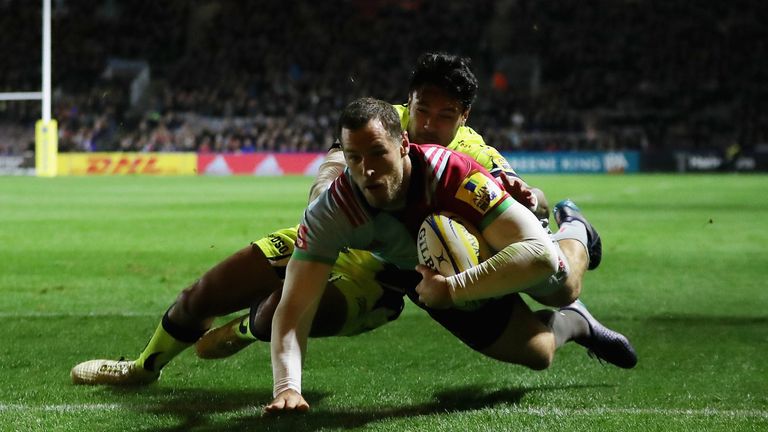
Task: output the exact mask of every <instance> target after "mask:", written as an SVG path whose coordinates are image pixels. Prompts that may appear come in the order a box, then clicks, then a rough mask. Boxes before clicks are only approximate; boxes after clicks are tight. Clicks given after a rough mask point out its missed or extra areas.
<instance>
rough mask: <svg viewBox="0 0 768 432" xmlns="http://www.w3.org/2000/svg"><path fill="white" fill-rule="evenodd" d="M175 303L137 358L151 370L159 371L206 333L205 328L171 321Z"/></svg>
mask: <svg viewBox="0 0 768 432" xmlns="http://www.w3.org/2000/svg"><path fill="white" fill-rule="evenodd" d="M171 308H173V305H172V306H171V307H170V308H168V311H166V312H165V315H163V319H162V321H160V324H159V325H158V326H157V329H155V334H153V335H152V338H151V339H150V340H149V342H147V346H146V347H144V351H142V352H141V354H140V355H139V358H137V359H136V360H135V363H136V365H137V366H140V367H142V368H144V369H145V370H148V371H151V372H159V371H160V369H162V368H163V366H165V365H166V364H168V362H170V361H171V360H173V358H174V357H176V356H177V355H179V353H181V352H182V351H184V350H185V349H187V348H189V347H190V346H192V344H194V343H195V342H196V341H197V340H198V339H200V337H201V336H202V335H203V333H205V331H206V330H207V329H204V328H198V327H194V328H190V327H187V326H183V325H179V324H177V323H174V322H173V321H171V319H170V318H169V317H168V313H169V312H170V310H171Z"/></svg>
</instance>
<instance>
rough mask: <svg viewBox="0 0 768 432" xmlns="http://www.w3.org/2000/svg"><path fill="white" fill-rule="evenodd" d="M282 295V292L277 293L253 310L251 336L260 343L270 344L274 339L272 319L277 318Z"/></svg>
mask: <svg viewBox="0 0 768 432" xmlns="http://www.w3.org/2000/svg"><path fill="white" fill-rule="evenodd" d="M281 293H282V290H279V291H276V292H274V293H272V295H270V296H269V297H267V298H265V299H264V300H262V301H261V303H259V304H258V306H254V307H252V308H251V316H250V320H251V322H250V330H251V335H253V337H255V338H256V339H258V340H260V341H263V342H269V341H270V339H271V338H272V318H273V317H274V316H275V310H276V309H277V304H278V303H279V302H280V294H281Z"/></svg>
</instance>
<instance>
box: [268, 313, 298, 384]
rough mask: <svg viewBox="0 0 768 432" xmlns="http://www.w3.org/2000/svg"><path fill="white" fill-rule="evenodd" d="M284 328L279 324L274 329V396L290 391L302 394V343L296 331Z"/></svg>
mask: <svg viewBox="0 0 768 432" xmlns="http://www.w3.org/2000/svg"><path fill="white" fill-rule="evenodd" d="M284 327H285V326H284V325H280V324H278V325H276V326H273V328H272V342H271V354H272V379H273V383H274V388H273V396H277V395H278V394H280V393H281V392H283V391H285V390H288V389H291V390H295V391H297V392H298V393H301V363H302V349H301V343H300V341H299V337H298V335H297V334H296V332H295V331H291V330H286V329H285V328H284Z"/></svg>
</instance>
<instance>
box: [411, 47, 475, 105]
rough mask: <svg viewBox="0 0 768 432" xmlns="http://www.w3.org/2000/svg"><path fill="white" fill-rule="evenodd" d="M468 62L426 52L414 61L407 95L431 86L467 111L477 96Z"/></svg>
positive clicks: (446, 55) (461, 58)
mask: <svg viewBox="0 0 768 432" xmlns="http://www.w3.org/2000/svg"><path fill="white" fill-rule="evenodd" d="M469 64H470V60H469V59H468V58H465V57H459V56H456V55H452V54H446V53H434V52H428V53H424V54H422V55H420V56H419V59H418V60H416V68H415V69H414V70H413V72H412V73H411V82H410V84H409V85H408V93H412V92H413V91H414V90H418V89H419V88H421V87H423V86H425V85H433V86H435V87H438V88H440V89H442V90H444V91H446V92H447V93H448V94H450V95H452V96H453V97H455V98H456V99H457V100H458V101H459V102H460V103H461V105H462V106H463V107H464V110H465V111H466V110H468V109H469V108H470V107H471V106H472V103H473V102H474V101H475V96H477V88H478V84H477V78H476V77H475V74H474V73H472V70H471V69H470V68H469Z"/></svg>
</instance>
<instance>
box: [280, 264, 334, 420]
mask: <svg viewBox="0 0 768 432" xmlns="http://www.w3.org/2000/svg"><path fill="white" fill-rule="evenodd" d="M330 271H331V266H330V265H329V264H325V263H320V262H313V261H304V260H300V259H292V260H291V261H290V262H289V263H288V267H287V269H286V275H285V283H284V285H283V295H282V297H281V298H280V303H279V304H278V305H277V309H276V310H275V316H274V317H273V319H272V342H271V344H270V347H271V352H272V377H273V379H274V392H273V395H274V397H275V398H274V400H273V401H272V403H270V404H269V405H267V406H266V407H265V410H266V411H268V412H279V411H289V410H296V411H306V410H308V409H309V404H307V402H306V401H305V400H304V398H303V397H302V396H301V372H302V363H303V359H304V355H305V354H306V350H307V338H308V337H309V330H310V328H311V326H312V320H313V319H314V317H315V313H316V312H317V306H318V304H319V303H320V298H321V297H322V295H323V290H324V289H325V286H326V281H327V280H328V275H329V273H330Z"/></svg>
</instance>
